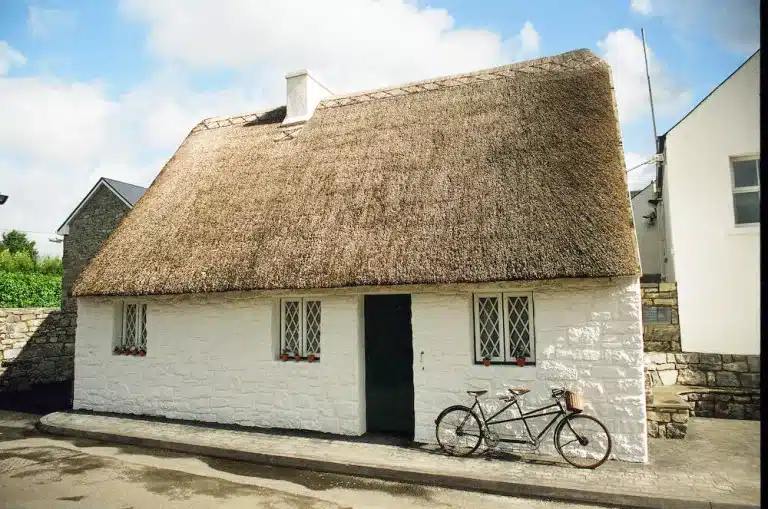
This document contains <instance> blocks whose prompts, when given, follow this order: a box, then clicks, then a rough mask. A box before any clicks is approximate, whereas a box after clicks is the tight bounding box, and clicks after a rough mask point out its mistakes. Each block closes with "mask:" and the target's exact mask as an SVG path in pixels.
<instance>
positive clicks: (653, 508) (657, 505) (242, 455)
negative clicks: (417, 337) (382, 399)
mask: <svg viewBox="0 0 768 509" xmlns="http://www.w3.org/2000/svg"><path fill="white" fill-rule="evenodd" d="M36 427H37V429H38V430H39V431H41V432H44V433H49V434H51V435H58V436H68V437H76V438H87V439H91V440H98V441H102V442H110V443H117V444H124V445H134V446H140V447H148V448H156V449H165V450H170V451H176V452H182V453H187V454H193V455H199V456H209V457H213V458H221V459H229V460H236V461H245V462H250V463H257V464H262V465H270V466H274V467H288V468H297V469H303V470H312V471H316V472H324V473H331V474H343V475H353V476H359V477H368V478H373V479H381V480H384V481H394V482H404V483H411V484H420V485H428V486H437V487H442V488H449V489H459V490H464V491H475V492H482V493H489V494H493V495H505V496H515V497H533V498H543V499H551V500H559V501H565V502H581V503H590V504H599V505H608V506H614V507H623V508H637V509H678V508H680V509H683V508H685V509H759V507H760V506H759V505H751V504H730V503H719V502H710V501H709V500H703V499H683V498H679V499H678V498H670V497H652V496H647V495H630V494H623V493H607V492H602V491H594V490H586V489H584V490H582V489H573V488H561V487H555V486H541V485H536V484H523V483H516V482H508V481H497V480H487V479H479V478H472V477H464V476H456V475H445V474H436V473H433V472H423V471H418V470H402V469H397V470H395V469H391V468H386V467H378V466H370V465H355V464H350V463H340V462H336V461H325V460H315V459H309V458H295V457H290V456H283V455H277V454H268V453H255V452H246V451H239V450H234V449H227V448H223V447H214V446H204V445H199V444H187V443H183V442H172V441H166V440H158V439H153V438H140V437H133V436H126V435H118V434H114V433H103V432H98V431H86V430H80V429H73V428H65V427H61V426H56V425H52V424H48V423H46V422H45V416H43V417H42V418H40V420H39V421H38V422H37V424H36Z"/></svg>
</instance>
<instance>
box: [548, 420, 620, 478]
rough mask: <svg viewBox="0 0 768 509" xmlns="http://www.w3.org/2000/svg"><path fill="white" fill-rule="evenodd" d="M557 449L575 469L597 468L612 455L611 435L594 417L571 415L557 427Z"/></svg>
mask: <svg viewBox="0 0 768 509" xmlns="http://www.w3.org/2000/svg"><path fill="white" fill-rule="evenodd" d="M555 448H557V452H559V453H560V455H561V456H562V457H563V459H565V461H567V462H568V463H570V464H571V465H573V466H574V467H578V468H597V467H599V466H600V465H602V464H603V463H605V460H607V459H608V456H610V454H611V435H610V433H608V429H607V428H606V427H605V425H603V423H602V422H600V421H598V420H597V419H595V418H594V417H591V416H589V415H582V414H571V415H569V416H568V417H566V418H565V419H563V420H562V422H560V424H558V426H557V430H556V431H555Z"/></svg>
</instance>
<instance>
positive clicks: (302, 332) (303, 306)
mask: <svg viewBox="0 0 768 509" xmlns="http://www.w3.org/2000/svg"><path fill="white" fill-rule="evenodd" d="M288 302H298V303H299V310H300V311H299V312H300V313H301V316H300V317H299V343H300V345H299V350H300V351H299V352H293V351H286V349H285V326H286V320H285V305H286V303H288ZM309 302H317V303H318V304H319V305H320V331H319V335H320V339H319V342H318V347H319V350H317V351H316V352H309V351H307V328H308V327H307V314H308V313H307V303H309ZM322 316H323V303H322V300H321V299H319V298H318V297H286V298H282V299H280V352H279V355H282V354H283V352H286V353H288V355H289V356H295V355H296V354H297V353H298V354H299V356H300V357H301V358H302V359H306V358H307V357H308V356H309V355H310V354H314V355H315V360H316V361H319V360H320V355H321V352H322V349H323V348H322V343H323V334H322V323H323V321H322Z"/></svg>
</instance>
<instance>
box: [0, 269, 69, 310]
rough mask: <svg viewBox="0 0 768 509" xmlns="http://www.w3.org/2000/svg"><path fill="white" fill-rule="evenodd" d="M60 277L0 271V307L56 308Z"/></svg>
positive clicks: (59, 299) (59, 297)
mask: <svg viewBox="0 0 768 509" xmlns="http://www.w3.org/2000/svg"><path fill="white" fill-rule="evenodd" d="M60 304H61V277H60V276H55V275H48V274H35V273H24V272H5V271H1V270H0V307H9V308H26V307H58V306H59V305H60Z"/></svg>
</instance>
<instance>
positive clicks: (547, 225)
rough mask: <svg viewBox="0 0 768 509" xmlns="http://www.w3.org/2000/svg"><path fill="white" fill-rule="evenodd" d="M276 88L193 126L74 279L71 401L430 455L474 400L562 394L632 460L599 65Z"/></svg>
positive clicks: (556, 61) (633, 409)
mask: <svg viewBox="0 0 768 509" xmlns="http://www.w3.org/2000/svg"><path fill="white" fill-rule="evenodd" d="M287 90H288V93H287V104H286V106H283V107H279V108H276V109H274V110H271V111H268V112H265V113H262V114H252V115H245V116H240V117H233V118H219V119H208V120H204V121H202V122H201V123H200V124H198V125H197V126H196V127H195V128H194V129H192V131H191V132H190V134H189V135H188V136H187V138H186V139H185V140H184V141H183V142H182V144H181V146H180V147H179V149H178V150H177V151H176V153H175V154H174V156H173V157H172V158H171V159H170V160H169V161H168V163H167V164H166V165H165V167H164V168H163V170H162V171H161V172H160V174H159V175H158V177H157V178H156V179H155V181H154V182H153V183H152V185H151V186H150V187H149V189H148V190H147V191H146V193H145V194H144V195H143V197H142V198H141V199H140V200H139V201H138V203H137V204H136V206H135V208H134V209H133V210H132V211H131V212H130V213H129V214H128V215H127V216H126V217H125V218H124V219H123V220H122V222H121V223H120V225H119V226H118V227H117V229H116V230H115V231H114V233H113V234H112V235H111V236H110V237H109V239H108V240H107V241H106V242H105V244H104V246H103V247H102V249H101V250H100V252H99V254H98V255H97V256H96V257H95V258H94V259H93V261H92V262H91V263H90V264H89V265H88V267H86V269H85V270H84V271H83V272H82V274H81V275H80V277H79V278H78V280H77V282H76V284H75V288H74V294H75V295H76V296H77V297H78V309H79V313H78V326H77V345H76V359H75V392H74V405H75V408H81V409H92V410H97V411H109V412H122V413H133V414H148V415H159V416H166V417H169V418H182V419H194V420H199V421H214V422H220V423H237V424H242V425H246V426H260V427H261V426H263V427H277V428H301V429H309V430H319V431H324V432H329V433H337V434H346V435H361V434H364V433H367V432H371V433H393V434H402V435H405V436H407V437H412V438H413V439H415V440H416V441H420V442H434V440H435V438H434V437H435V434H434V420H435V418H436V416H437V415H438V413H439V412H440V411H441V410H442V409H443V408H444V407H446V406H447V405H449V404H453V403H456V402H461V401H466V400H467V395H466V394H465V392H464V391H465V390H466V389H489V390H490V391H492V392H491V395H492V394H493V391H503V390H504V387H505V386H524V387H528V388H530V389H532V393H531V394H530V396H531V398H530V399H531V400H532V401H534V402H535V401H536V400H537V398H539V399H544V398H547V397H548V394H549V388H550V387H552V386H566V387H568V388H570V389H572V390H578V391H581V392H582V394H583V395H584V397H585V399H586V400H587V401H588V403H589V404H588V407H587V411H589V412H590V413H593V414H595V415H596V416H598V417H599V418H600V419H601V420H602V421H603V422H605V423H606V425H607V426H608V427H609V429H610V431H611V432H612V434H613V438H614V457H615V458H617V459H623V460H628V461H645V460H646V458H647V452H646V427H645V406H644V397H643V394H644V386H643V358H642V338H641V323H640V314H641V313H640V294H639V280H638V278H639V264H638V255H637V243H636V240H635V234H634V231H633V225H632V214H631V208H630V199H629V193H628V190H627V182H626V177H625V166H624V158H623V151H622V145H621V138H620V133H619V126H618V119H617V112H616V106H615V101H614V94H613V89H612V84H611V76H610V70H609V67H608V65H607V64H606V63H605V62H603V61H602V60H600V59H599V58H598V57H596V56H595V55H594V54H593V53H592V52H590V51H588V50H578V51H574V52H569V53H565V54H562V55H557V56H554V57H548V58H542V59H538V60H532V61H528V62H522V63H518V64H514V65H507V66H503V67H498V68H494V69H488V70H483V71H479V72H474V73H469V74H464V75H460V76H451V77H445V78H436V79H433V80H428V81H422V82H419V83H410V84H406V85H401V86H397V87H392V88H387V89H381V90H376V91H372V92H365V93H358V94H352V95H346V96H329V94H328V92H327V90H325V89H324V88H323V87H322V86H321V85H319V84H318V83H317V82H316V81H315V79H314V78H313V77H312V76H311V75H310V74H308V73H306V72H299V73H294V74H290V75H288V76H287ZM125 349H128V350H129V352H131V353H135V355H126V354H125ZM139 352H140V353H139ZM486 364H488V365H486Z"/></svg>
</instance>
